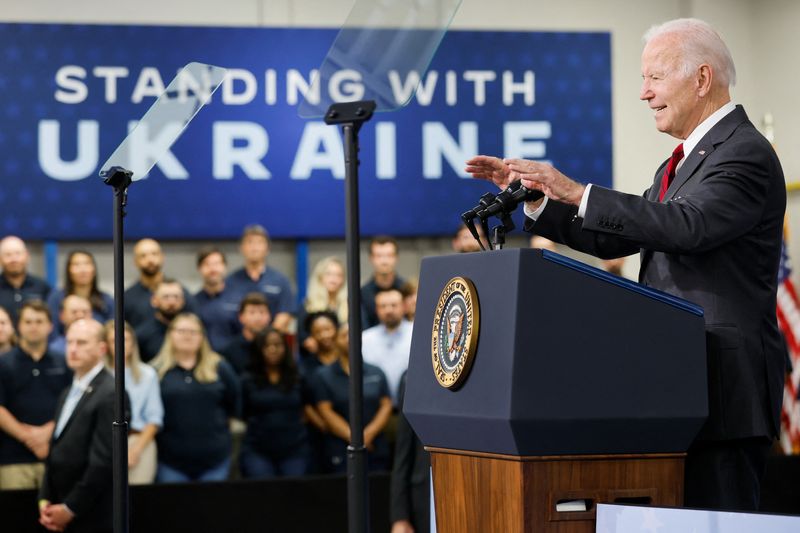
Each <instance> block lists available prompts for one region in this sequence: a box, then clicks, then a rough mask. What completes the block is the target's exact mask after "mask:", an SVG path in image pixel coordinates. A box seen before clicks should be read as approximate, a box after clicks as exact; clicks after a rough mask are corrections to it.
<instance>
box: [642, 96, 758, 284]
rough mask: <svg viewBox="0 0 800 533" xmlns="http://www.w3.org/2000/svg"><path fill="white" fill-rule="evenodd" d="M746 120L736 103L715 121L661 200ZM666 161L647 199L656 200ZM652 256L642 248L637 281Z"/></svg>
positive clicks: (673, 190)
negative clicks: (729, 110) (728, 111)
mask: <svg viewBox="0 0 800 533" xmlns="http://www.w3.org/2000/svg"><path fill="white" fill-rule="evenodd" d="M746 120H747V113H745V112H744V108H743V107H742V106H740V105H737V106H736V109H734V110H733V111H731V112H730V113H728V114H727V115H726V116H724V117H723V118H722V120H720V121H719V122H718V123H716V124H715V125H714V127H713V128H711V129H710V130H709V132H708V133H706V134H705V136H703V138H702V139H700V142H698V143H697V146H695V147H694V150H693V151H692V153H691V154H688V155H687V156H686V160H685V161H684V163H683V165H681V168H679V169H678V172H677V173H676V174H675V178H674V179H673V180H672V183H671V184H670V186H669V188H668V189H667V192H666V194H665V195H664V200H663V201H664V202H669V201H670V200H672V199H673V197H674V196H675V193H677V192H678V190H680V188H681V187H682V186H683V185H684V184H685V183H686V182H687V181H688V180H689V178H691V177H692V175H694V173H695V172H696V171H697V169H698V167H699V166H700V163H702V162H703V160H705V158H706V157H708V156H709V155H710V154H711V152H713V151H714V148H715V147H716V146H717V145H719V144H720V143H722V142H723V141H725V140H726V139H728V137H730V136H731V134H732V133H733V131H734V130H735V129H736V128H737V127H738V126H739V124H741V123H742V122H745V121H746ZM667 161H669V160H667ZM667 161H665V162H664V163H662V164H661V166H660V167H659V169H658V172H656V177H655V180H654V182H653V183H654V184H653V186H652V187H650V191H649V193H648V194H647V199H648V200H650V201H652V202H657V201H658V190H659V185H660V184H661V177H662V175H663V174H664V168H665V167H666V164H667ZM652 257H653V251H652V250H646V249H643V250H642V253H641V259H640V263H641V266H640V268H639V283H642V281H643V280H644V273H645V270H646V268H647V265H648V263H649V262H650V259H652Z"/></svg>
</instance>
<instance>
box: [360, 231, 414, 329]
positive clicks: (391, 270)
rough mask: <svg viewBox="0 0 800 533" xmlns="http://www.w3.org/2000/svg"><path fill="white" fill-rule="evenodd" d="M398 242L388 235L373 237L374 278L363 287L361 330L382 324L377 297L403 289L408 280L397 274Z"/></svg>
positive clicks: (370, 248)
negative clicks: (392, 290)
mask: <svg viewBox="0 0 800 533" xmlns="http://www.w3.org/2000/svg"><path fill="white" fill-rule="evenodd" d="M398 253H399V250H398V246H397V240H395V239H394V237H389V236H387V235H379V236H377V237H373V239H372V240H371V241H370V243H369V262H370V264H371V265H372V277H371V278H369V281H368V282H367V283H365V284H364V285H363V286H362V287H361V329H362V330H365V329H368V328H371V327H373V326H377V325H378V324H379V323H380V320H378V313H377V311H376V310H375V295H376V294H378V292H380V291H385V290H388V289H397V290H398V291H399V290H400V289H402V288H403V285H404V284H405V282H406V280H404V279H403V278H401V277H400V276H399V275H398V274H397V256H398Z"/></svg>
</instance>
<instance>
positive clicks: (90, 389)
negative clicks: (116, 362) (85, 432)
mask: <svg viewBox="0 0 800 533" xmlns="http://www.w3.org/2000/svg"><path fill="white" fill-rule="evenodd" d="M104 373H105V370H101V371H100V373H99V374H97V375H96V376H95V377H94V379H93V380H92V381H91V383H89V386H88V387H86V390H85V391H83V394H82V395H81V399H80V400H78V403H77V404H76V405H75V409H73V410H72V414H71V415H70V417H69V420H67V423H66V424H65V425H64V429H62V430H61V433H60V434H59V435H58V438H57V439H56V440H60V439H61V438H62V437H63V436H64V435H65V434H66V433H67V432H68V431H69V427H70V426H71V425H72V421H73V420H75V417H76V416H77V414H78V413H79V412H80V410H81V409H82V408H83V406H84V405H85V404H86V403H87V402H88V401H89V400H90V399H91V397H92V395H93V394H94V391H95V389H96V388H97V385H98V384H100V382H101V380H102V379H103V374H104ZM67 394H69V390H67ZM64 399H65V400H66V396H64ZM63 407H64V403H63V402H62V403H61V408H63ZM61 408H59V410H58V411H59V416H60V415H61ZM56 420H58V418H56Z"/></svg>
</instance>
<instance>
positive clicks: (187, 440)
mask: <svg viewBox="0 0 800 533" xmlns="http://www.w3.org/2000/svg"><path fill="white" fill-rule="evenodd" d="M151 364H152V365H153V367H154V368H155V369H156V372H157V373H158V377H159V379H160V380H161V399H162V401H163V402H164V426H163V428H162V430H161V431H160V432H159V434H158V437H157V442H158V473H157V474H156V479H157V480H158V481H159V482H161V483H185V482H188V481H223V480H225V479H227V477H228V470H229V469H230V464H231V449H232V443H231V434H230V430H229V429H228V427H229V419H231V418H234V417H238V416H239V412H240V410H241V390H240V386H239V379H238V377H237V376H236V372H235V371H234V370H233V368H232V367H231V366H230V364H229V363H228V362H227V361H226V360H225V359H223V358H222V356H220V355H219V354H217V353H216V352H214V351H212V350H211V345H210V344H209V343H208V339H207V338H206V334H205V330H204V329H203V323H202V322H201V321H200V318H198V317H197V315H195V314H192V313H181V314H179V315H178V316H176V317H175V318H174V319H173V320H172V322H171V323H170V325H169V327H168V328H167V334H166V337H165V339H164V344H163V345H162V346H161V350H160V351H159V352H158V355H157V356H156V357H155V359H153V361H152V362H151Z"/></svg>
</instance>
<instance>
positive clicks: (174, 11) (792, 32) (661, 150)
mask: <svg viewBox="0 0 800 533" xmlns="http://www.w3.org/2000/svg"><path fill="white" fill-rule="evenodd" d="M351 6H352V2H351V1H347V0H297V1H291V0H228V1H226V2H221V1H210V0H170V1H168V2H164V1H163V0H159V1H155V0H137V1H136V2H127V3H122V2H109V1H108V0H71V1H68V2H64V1H55V0H52V1H51V0H27V1H25V2H19V1H18V0H13V1H12V0H2V1H0V8H2V9H0V19H2V20H3V21H8V22H10V21H28V22H83V23H86V22H93V23H122V24H177V25H215V26H216V25H231V26H304V27H310V26H337V25H339V24H341V23H342V22H343V21H344V20H345V17H346V15H347V13H348V12H349V9H350V7H351ZM684 16H696V17H699V18H703V19H705V20H707V21H708V22H710V23H711V24H712V25H714V26H715V27H716V28H717V29H718V30H719V31H720V33H721V34H722V35H723V37H724V38H725V39H726V41H727V43H728V45H729V47H730V49H731V51H732V54H733V56H734V59H735V60H736V63H737V70H738V74H739V83H738V85H737V87H736V89H735V90H734V99H735V101H737V102H738V103H742V104H744V106H745V107H746V108H747V110H748V113H749V114H750V118H751V120H752V121H753V122H754V123H755V124H756V125H759V124H760V123H761V120H762V118H763V115H764V113H766V112H771V113H773V114H774V116H775V133H776V144H777V147H778V151H779V154H780V156H781V159H782V162H783V165H784V171H785V173H786V177H787V181H796V180H800V153H798V151H797V150H792V147H793V146H796V145H797V144H798V142H800V116H799V115H800V110H798V106H797V105H796V102H795V98H794V96H795V94H796V92H797V90H798V87H800V83H798V81H800V80H798V78H800V72H798V69H797V68H796V64H797V63H798V60H797V51H798V50H800V36H798V31H797V28H796V24H797V22H798V21H800V2H796V1H794V0H639V1H634V2H632V1H629V0H605V1H600V0H561V1H559V2H553V1H551V0H535V1H532V0H493V1H492V2H485V1H482V0H464V1H463V4H462V6H461V8H460V10H459V12H458V14H457V15H456V17H455V19H454V20H453V24H452V27H453V28H456V29H486V30H517V31H518V30H599V31H610V32H611V36H612V37H611V41H612V70H613V72H612V81H613V100H612V105H613V125H612V127H613V135H614V149H613V156H614V182H615V187H616V188H617V189H620V190H623V191H626V192H631V193H637V194H638V193H640V192H641V191H642V190H643V189H644V188H646V187H647V186H649V184H650V183H651V181H652V175H653V171H654V169H655V167H656V166H657V165H658V164H659V162H660V161H662V160H663V159H665V158H666V157H667V156H668V155H669V153H670V152H671V151H672V149H673V148H674V145H675V140H674V139H672V138H670V137H668V136H665V135H662V134H659V133H657V132H656V131H655V128H654V124H653V118H652V115H651V113H650V111H649V109H648V108H647V106H646V105H645V104H643V103H642V102H640V101H639V99H638V95H639V85H640V81H641V78H640V68H639V57H640V52H641V35H642V34H643V33H644V31H645V30H646V29H647V28H648V27H649V26H651V25H652V24H656V23H659V22H662V21H665V20H668V19H671V18H676V17H684ZM574 177H575V178H577V179H580V180H584V181H590V180H591V176H574ZM364 201H368V199H364ZM789 217H790V221H791V222H792V224H793V227H794V226H796V227H798V228H800V220H798V219H800V200H799V199H798V198H797V197H796V196H795V195H791V196H790V209H789ZM792 235H793V236H796V237H798V238H793V239H792V241H791V249H792V250H795V251H796V254H800V230H795V231H794V232H793V233H792ZM521 242H523V241H522V240H521V239H518V240H517V241H516V243H521ZM69 246H70V245H69V243H65V244H64V246H63V247H62V249H68V248H69ZM198 247H199V243H168V244H167V246H166V248H167V252H168V265H167V271H168V272H170V273H172V274H173V275H179V274H180V276H181V277H182V278H183V279H185V280H186V281H187V283H188V284H189V285H191V286H196V285H197V282H198V280H197V278H196V275H195V271H194V253H195V251H196V249H197V248H198ZM225 247H226V249H227V250H229V251H230V252H231V253H232V257H231V260H232V262H233V263H235V262H236V254H235V249H236V245H235V243H226V244H225ZM401 247H402V255H401V265H400V269H401V272H402V273H404V274H405V275H407V276H415V275H416V273H417V267H418V262H419V259H420V258H421V257H423V256H425V255H430V254H437V253H442V252H444V251H446V250H448V247H449V242H448V241H447V240H443V239H412V240H405V241H402V243H401ZM91 249H92V250H94V251H96V252H97V253H98V256H99V259H100V260H101V279H102V280H103V282H104V283H103V285H104V286H106V287H109V286H110V281H111V266H110V250H109V249H108V245H107V244H105V243H104V244H102V245H100V244H98V245H92V246H91ZM34 252H38V248H36V247H34ZM328 253H335V254H338V255H340V256H343V255H344V246H343V244H342V243H341V242H340V241H313V242H312V243H311V261H312V263H311V264H313V261H314V260H316V259H317V258H319V257H321V256H323V255H327V254H328ZM37 258H38V261H37V264H34V270H36V271H39V272H41V264H40V255H38V253H37ZM270 261H271V262H272V263H273V264H275V265H276V266H277V267H279V268H282V269H283V270H285V271H286V272H288V273H291V272H293V269H294V254H293V244H292V243H275V245H274V253H273V256H272V257H271V259H270ZM637 264H638V260H636V259H635V258H634V259H633V260H632V261H629V264H628V266H627V267H626V273H627V274H628V275H629V276H631V277H635V272H636V269H637ZM190 274H191V275H190ZM133 275H135V272H134V271H133V268H132V267H129V268H128V277H129V278H132V277H133Z"/></svg>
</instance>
